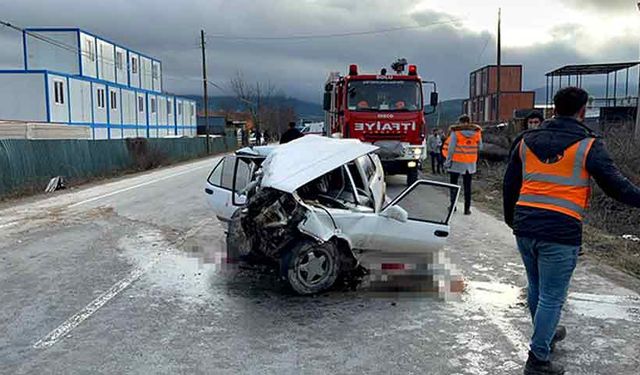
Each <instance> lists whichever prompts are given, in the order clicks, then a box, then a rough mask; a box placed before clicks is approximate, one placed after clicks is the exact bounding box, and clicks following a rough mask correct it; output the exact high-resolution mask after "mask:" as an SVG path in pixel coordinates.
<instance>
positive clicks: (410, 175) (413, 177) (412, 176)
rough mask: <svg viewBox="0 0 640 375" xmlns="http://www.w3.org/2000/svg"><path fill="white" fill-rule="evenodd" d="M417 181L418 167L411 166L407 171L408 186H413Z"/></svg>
mask: <svg viewBox="0 0 640 375" xmlns="http://www.w3.org/2000/svg"><path fill="white" fill-rule="evenodd" d="M416 181H418V168H411V169H409V172H407V186H411V185H412V184H413V183H414V182H416Z"/></svg>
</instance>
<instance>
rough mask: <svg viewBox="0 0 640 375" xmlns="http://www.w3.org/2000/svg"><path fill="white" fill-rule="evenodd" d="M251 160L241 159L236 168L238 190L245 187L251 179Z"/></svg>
mask: <svg viewBox="0 0 640 375" xmlns="http://www.w3.org/2000/svg"><path fill="white" fill-rule="evenodd" d="M252 164H253V163H252V162H251V160H247V159H240V160H239V161H238V168H237V170H236V186H235V188H236V191H237V192H239V191H241V190H242V189H244V188H245V187H246V186H247V185H248V184H249V182H250V181H251V165H252Z"/></svg>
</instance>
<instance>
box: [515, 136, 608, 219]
mask: <svg viewBox="0 0 640 375" xmlns="http://www.w3.org/2000/svg"><path fill="white" fill-rule="evenodd" d="M594 141H595V138H585V139H583V140H581V141H579V142H576V143H575V144H573V145H572V146H570V147H568V148H567V149H566V150H565V151H564V154H563V155H560V157H559V160H557V161H555V162H553V163H544V162H543V161H541V160H540V159H538V157H537V156H536V155H535V154H534V153H533V152H532V151H531V150H530V149H529V148H528V147H527V144H526V143H525V141H524V140H522V141H521V142H520V146H519V147H520V158H521V159H522V187H521V188H520V199H519V200H518V202H517V203H516V204H517V205H519V206H526V207H535V208H542V209H546V210H551V211H555V212H560V213H563V214H565V215H569V216H571V217H574V218H576V219H578V220H582V218H583V216H584V213H585V211H586V209H587V208H588V207H589V197H590V196H591V185H590V181H589V179H590V178H591V176H590V174H589V172H588V171H587V168H586V161H587V155H589V150H591V146H593V142H594Z"/></svg>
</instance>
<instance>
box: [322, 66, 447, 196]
mask: <svg viewBox="0 0 640 375" xmlns="http://www.w3.org/2000/svg"><path fill="white" fill-rule="evenodd" d="M406 64H407V63H406V60H405V59H400V60H398V61H397V62H396V63H394V64H393V65H392V69H393V70H394V71H395V74H387V71H386V69H382V71H381V72H380V74H378V75H375V74H360V73H359V72H358V66H357V65H350V66H349V72H348V74H347V75H346V76H342V75H340V73H338V72H333V73H331V74H330V75H329V78H328V80H327V82H326V84H325V93H324V103H323V104H324V111H325V131H326V135H327V136H330V137H338V138H356V139H359V140H360V141H362V142H368V143H372V144H374V145H376V146H378V147H380V150H379V151H378V155H379V156H380V159H381V161H382V165H383V167H384V169H385V173H386V174H388V175H393V174H404V175H406V176H407V184H409V185H410V184H412V183H413V182H415V181H416V180H417V178H418V169H419V168H421V166H422V161H423V160H424V158H425V142H424V140H425V134H426V124H425V114H429V113H433V112H434V111H435V107H436V106H437V104H438V93H437V91H436V85H435V82H432V81H422V79H421V78H420V76H419V75H418V72H417V67H416V66H415V65H409V69H408V73H407V74H405V73H404V68H405V66H406ZM423 84H430V85H432V86H433V91H432V92H431V95H430V103H429V104H430V105H429V106H430V107H431V109H430V111H427V112H425V106H424V92H423Z"/></svg>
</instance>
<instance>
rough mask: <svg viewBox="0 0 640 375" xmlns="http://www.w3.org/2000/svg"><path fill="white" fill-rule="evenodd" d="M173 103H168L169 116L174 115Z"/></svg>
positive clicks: (169, 101)
mask: <svg viewBox="0 0 640 375" xmlns="http://www.w3.org/2000/svg"><path fill="white" fill-rule="evenodd" d="M172 107H173V103H172V102H171V100H168V101H167V114H168V115H171V114H172V113H173V108H172Z"/></svg>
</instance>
